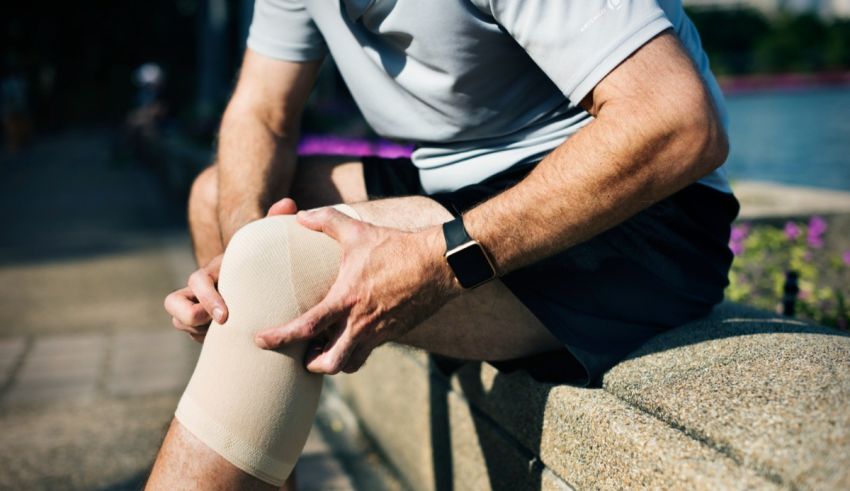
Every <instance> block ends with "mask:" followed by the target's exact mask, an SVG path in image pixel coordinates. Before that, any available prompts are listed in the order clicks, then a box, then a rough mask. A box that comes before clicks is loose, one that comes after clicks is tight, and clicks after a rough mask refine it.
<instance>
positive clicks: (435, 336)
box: [149, 163, 561, 489]
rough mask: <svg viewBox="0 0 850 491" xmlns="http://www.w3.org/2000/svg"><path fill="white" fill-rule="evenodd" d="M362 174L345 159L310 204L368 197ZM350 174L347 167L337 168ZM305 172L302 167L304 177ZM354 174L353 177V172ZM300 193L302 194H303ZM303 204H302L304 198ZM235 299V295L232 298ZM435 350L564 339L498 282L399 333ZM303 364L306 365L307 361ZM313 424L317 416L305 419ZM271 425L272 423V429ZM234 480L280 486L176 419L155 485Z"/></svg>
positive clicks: (426, 219)
mask: <svg viewBox="0 0 850 491" xmlns="http://www.w3.org/2000/svg"><path fill="white" fill-rule="evenodd" d="M342 165H345V166H346V168H347V172H348V173H351V174H356V177H359V182H358V180H357V179H350V178H349V179H346V178H342V179H339V180H337V181H336V182H333V183H331V182H328V180H326V179H327V178H328V177H329V176H333V175H334V173H333V170H334V169H335V168H336V167H338V166H339V164H331V165H328V166H327V167H326V170H330V171H331V172H330V173H328V172H326V173H324V179H325V180H324V181H323V180H322V178H319V177H318V176H315V175H314V176H313V178H314V179H315V180H307V181H306V182H309V185H310V189H309V192H305V189H304V188H300V189H296V190H295V193H294V194H296V196H297V194H298V193H299V192H300V193H301V194H302V196H303V197H304V198H305V199H304V200H301V201H302V202H304V201H307V203H309V205H308V206H303V207H305V208H306V207H315V206H323V205H327V204H330V203H329V202H328V201H325V200H335V199H345V198H352V197H353V198H354V199H356V197H358V196H360V197H364V198H365V189H363V184H362V172H361V170H360V169H359V168H358V167H357V164H354V165H350V164H347V163H342ZM340 174H342V175H343V176H345V175H346V171H343V172H341V173H340V172H337V174H336V176H337V177H339V176H340ZM303 175H304V174H302V176H303ZM349 177H350V176H349ZM296 199H297V198H296ZM299 204H300V203H299ZM353 207H354V209H355V210H356V211H357V212H358V214H359V215H360V217H361V219H363V220H364V221H368V222H371V223H374V224H376V225H383V226H391V227H397V228H402V229H410V230H412V229H417V228H422V227H426V226H430V225H433V224H438V223H441V222H444V221H446V220H447V219H448V218H449V217H450V214H449V213H448V212H447V211H446V210H445V209H444V208H443V207H442V206H440V205H439V204H438V203H436V202H434V201H433V200H430V199H428V198H424V197H407V198H396V199H388V200H379V201H372V202H363V203H359V204H355V205H354V206H353ZM226 300H227V299H226ZM399 341H400V342H402V343H404V344H409V345H412V346H416V347H419V348H422V349H425V350H428V351H430V352H434V353H439V354H443V355H446V356H451V357H455V358H464V359H472V360H503V359H511V358H517V357H521V356H527V355H531V354H535V353H540V352H544V351H551V350H555V349H559V348H561V345H560V343H559V342H558V341H557V340H556V339H555V338H554V337H553V336H552V335H551V334H550V333H549V332H548V331H547V330H546V329H545V327H543V326H542V324H541V323H540V322H539V321H538V320H537V319H536V318H535V317H534V315H533V314H532V313H531V312H529V311H528V310H527V309H526V308H525V306H524V305H522V303H521V302H519V301H518V300H517V299H516V298H515V297H514V296H513V295H512V294H511V293H510V291H509V290H508V289H507V288H506V287H505V286H504V285H503V284H502V283H501V282H499V281H494V282H491V283H489V284H487V285H485V286H483V287H481V288H478V289H476V290H475V291H473V292H470V293H468V294H466V295H462V296H460V297H458V298H456V299H454V300H453V301H452V302H450V303H449V304H447V305H446V306H445V307H444V308H443V309H441V310H440V311H439V312H438V313H437V314H435V315H434V316H433V317H431V318H430V319H429V320H428V321H426V322H424V323H423V324H422V325H420V326H418V327H417V328H415V329H413V330H412V331H411V332H410V333H408V334H407V335H406V336H405V337H404V338H402V339H401V340H399ZM299 369H303V368H300V367H299ZM302 424H303V425H309V424H310V421H304V422H303V423H302ZM270 431H271V430H270ZM221 482H226V483H231V484H232V486H231V487H245V488H251V487H254V488H256V489H272V487H271V486H270V485H269V484H267V483H265V482H263V481H261V480H259V479H257V478H256V477H253V476H252V475H250V474H248V473H247V472H245V471H243V470H241V469H240V468H238V467H237V466H235V465H233V464H232V463H230V462H229V461H227V460H225V459H224V458H222V457H221V456H220V455H219V454H218V453H217V452H216V451H214V450H213V449H212V448H210V447H208V446H206V444H204V443H203V442H202V441H201V440H200V439H198V438H196V437H195V436H193V435H192V434H191V433H190V432H189V431H187V430H186V429H185V428H184V427H183V426H182V425H181V423H180V422H179V421H175V422H174V424H173V425H172V428H171V429H170V430H169V434H168V436H167V438H166V441H165V442H164V444H163V448H162V450H161V452H160V455H159V456H158V458H157V463H156V466H155V467H154V471H153V473H152V476H151V480H150V482H149V486H150V488H152V489H164V488H170V487H179V488H187V489H188V488H197V489H203V488H206V487H208V486H214V485H215V483H221Z"/></svg>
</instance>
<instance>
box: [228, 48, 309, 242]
mask: <svg viewBox="0 0 850 491" xmlns="http://www.w3.org/2000/svg"><path fill="white" fill-rule="evenodd" d="M320 66H321V60H318V61H310V62H304V63H295V62H288V61H281V60H275V59H272V58H268V57H265V56H263V55H260V54H257V53H255V52H253V51H252V50H251V49H247V50H246V51H245V59H244V60H243V62H242V70H241V72H240V76H239V82H238V84H237V85H236V91H235V92H234V94H233V97H232V98H231V99H230V103H229V104H228V105H227V110H226V111H225V113H224V117H223V118H222V122H221V131H220V134H219V143H218V155H217V158H216V163H217V167H218V182H219V194H218V196H219V207H218V216H219V223H220V226H221V231H222V241H223V243H224V244H227V243H228V242H229V241H230V238H231V237H232V236H233V234H234V233H235V232H236V231H237V230H238V229H239V228H240V227H241V226H243V225H245V224H246V223H248V222H250V221H253V220H256V219H259V218H262V217H263V216H265V214H266V211H267V210H268V208H269V206H270V205H271V204H272V199H273V197H274V194H273V193H274V191H275V190H279V189H281V187H283V189H286V188H287V187H288V186H289V185H290V184H291V181H292V176H293V174H294V173H295V159H296V153H295V151H296V144H297V142H298V132H299V123H300V120H301V112H302V111H303V109H304V104H305V103H306V101H307V97H308V96H309V94H310V90H311V89H312V87H313V83H314V82H315V80H316V76H317V73H318V71H319V67H320Z"/></svg>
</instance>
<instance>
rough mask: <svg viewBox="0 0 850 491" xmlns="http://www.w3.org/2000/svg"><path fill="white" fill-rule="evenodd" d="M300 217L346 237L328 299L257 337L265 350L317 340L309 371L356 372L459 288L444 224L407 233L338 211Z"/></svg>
mask: <svg viewBox="0 0 850 491" xmlns="http://www.w3.org/2000/svg"><path fill="white" fill-rule="evenodd" d="M298 222H299V223H300V224H301V225H303V226H305V227H307V228H309V229H312V230H315V231H318V232H323V233H325V234H327V235H329V236H330V237H331V238H333V239H334V240H336V241H337V242H339V245H340V247H341V248H342V259H341V262H340V269H339V273H338V275H337V278H336V281H335V282H334V284H333V285H332V286H331V289H330V291H329V292H328V294H327V295H326V296H325V298H324V300H322V301H321V302H319V304H317V305H316V306H315V307H313V308H311V309H310V310H308V311H307V312H305V313H304V314H303V315H302V316H301V317H299V318H297V319H295V320H293V321H291V322H288V323H286V324H284V325H283V326H279V327H274V328H270V329H266V330H264V331H261V332H260V333H258V334H257V337H256V343H257V345H258V346H260V347H262V348H266V349H275V348H278V347H280V346H282V345H285V344H289V343H293V342H297V341H307V340H313V343H312V345H311V346H312V347H311V349H310V350H309V351H308V353H307V359H306V366H307V370H309V371H311V372H315V373H326V374H335V373H338V372H340V371H343V372H346V373H352V372H355V371H357V370H358V369H359V368H360V367H361V366H362V365H363V363H364V362H365V361H366V358H367V357H368V356H369V354H370V353H371V352H372V350H373V349H375V348H376V347H377V346H379V345H380V344H382V343H384V342H386V341H390V340H393V339H397V338H399V337H400V336H402V335H403V334H405V333H406V332H408V331H409V330H411V329H412V328H413V327H414V326H416V325H417V324H419V323H420V322H422V321H423V320H425V319H426V318H427V317H429V316H430V315H431V314H433V313H434V312H436V311H437V310H438V309H439V308H440V307H441V306H442V305H443V304H445V303H446V302H447V301H448V300H449V299H450V298H451V297H452V296H454V295H455V294H457V293H458V292H459V286H457V285H456V284H455V282H454V281H453V277H452V275H451V272H450V270H449V269H448V266H447V265H446V264H445V261H443V257H442V252H443V249H444V246H443V245H442V244H443V243H442V234H441V233H440V229H439V227H434V228H431V229H426V230H423V231H421V232H415V233H412V232H404V231H401V230H397V229H392V228H385V227H377V226H374V225H370V224H367V223H365V222H361V221H358V220H354V219H352V218H349V217H347V216H346V215H344V214H343V213H340V212H339V211H337V210H334V209H332V208H322V209H319V210H314V211H309V212H300V213H299V214H298Z"/></svg>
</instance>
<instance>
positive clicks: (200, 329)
mask: <svg viewBox="0 0 850 491" xmlns="http://www.w3.org/2000/svg"><path fill="white" fill-rule="evenodd" d="M171 325H173V326H174V328H175V329H177V330H179V331H183V332H185V333H187V334H190V335H191V334H206V332H207V330H208V326H205V325H202V326H190V325H188V324H184V323H183V322H181V321H180V319H178V318H177V317H172V318H171Z"/></svg>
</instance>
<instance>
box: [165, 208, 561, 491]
mask: <svg viewBox="0 0 850 491" xmlns="http://www.w3.org/2000/svg"><path fill="white" fill-rule="evenodd" d="M353 208H354V209H355V210H356V211H357V214H359V215H360V218H361V219H362V220H364V221H367V222H371V223H374V224H377V225H383V226H392V227H397V228H402V229H407V230H414V229H419V228H423V227H427V226H431V225H435V224H438V223H441V222H443V221H445V220H447V219H448V218H449V217H450V216H449V214H448V212H447V211H446V210H445V209H444V208H443V207H442V206H440V205H439V204H438V203H436V202H434V201H433V200H430V199H428V198H423V197H409V198H397V199H391V200H381V201H374V202H366V203H360V204H357V205H354V206H353ZM338 262H339V249H338V246H337V245H336V243H335V242H334V241H333V240H332V239H330V238H329V237H327V236H326V235H323V234H319V233H317V232H311V231H309V230H307V229H305V228H303V227H300V226H298V225H296V224H295V223H294V217H291V216H290V217H282V216H279V217H272V218H267V219H264V220H260V221H257V222H254V223H252V224H250V225H248V226H246V227H244V228H243V229H242V230H240V232H239V233H237V235H236V236H234V239H233V241H231V244H230V245H229V246H228V249H227V253H226V254H225V257H224V262H223V263H222V269H221V276H220V280H219V289H220V291H221V293H222V295H223V297H224V299H225V302H227V304H228V306H229V307H230V311H231V315H230V318H229V320H228V321H227V323H226V324H225V325H223V326H218V325H213V326H212V327H211V328H210V331H209V334H208V335H207V340H206V342H205V344H204V349H203V352H202V354H201V359H200V360H199V363H198V368H197V369H196V371H195V374H194V375H193V377H192V381H191V382H190V384H189V386H188V388H187V389H186V393H185V394H184V397H183V399H182V400H181V402H180V406H179V407H178V410H177V413H176V419H177V422H176V423H175V425H174V426H173V427H172V429H171V430H170V431H169V435H168V437H167V438H166V442H165V444H164V446H163V449H162V450H161V452H160V455H159V457H158V459H157V464H156V466H155V467H154V471H153V474H152V476H151V481H150V483H149V485H150V487H152V488H158V489H165V488H173V487H178V488H186V489H191V488H199V489H200V488H207V487H215V486H217V485H221V483H225V482H226V483H230V486H231V487H249V486H255V487H260V486H263V485H264V484H263V483H269V484H271V485H276V486H277V485H280V484H281V483H282V482H283V480H284V479H285V478H286V476H287V475H288V474H289V472H290V471H291V469H292V466H293V465H294V463H295V460H296V459H297V457H298V454H299V453H300V451H301V448H302V446H303V444H304V440H305V439H306V436H307V433H308V432H309V429H310V426H311V423H312V420H313V417H314V413H315V410H316V404H317V401H318V396H319V391H320V388H321V379H320V377H318V376H315V375H312V374H308V373H307V372H306V371H305V370H304V368H303V365H302V363H303V361H302V360H303V356H304V349H305V347H304V345H298V346H290V347H287V348H285V349H284V350H280V351H277V352H275V351H263V350H260V349H259V348H257V347H256V346H255V345H254V344H253V335H254V332H256V331H257V330H258V329H261V328H264V327H267V326H271V325H279V324H282V323H284V322H286V321H287V320H290V319H292V318H294V317H296V316H297V315H299V314H300V313H301V312H303V311H305V310H306V309H307V308H310V307H311V306H313V305H315V304H316V303H318V302H319V301H320V300H321V298H322V297H323V296H324V294H325V293H326V292H327V290H328V289H329V288H330V285H331V284H332V282H333V280H334V279H335V277H336V272H337V269H338ZM400 341H401V342H403V343H406V344H410V345H413V346H417V347H420V348H424V349H426V350H428V351H431V352H434V353H440V354H443V355H447V356H452V357H456V358H465V359H476V360H504V359H511V358H518V357H523V356H528V355H531V354H536V353H541V352H544V351H550V350H554V349H559V348H561V345H560V343H559V342H558V341H557V340H555V338H554V337H553V336H552V335H551V334H549V332H548V331H547V330H546V329H545V328H544V327H543V326H542V324H541V323H540V322H539V321H538V320H537V319H536V318H535V317H534V315H533V314H531V313H530V312H529V311H528V310H527V309H526V308H525V307H524V306H523V305H522V303H521V302H519V300H517V299H516V298H515V297H514V296H513V295H512V294H511V293H510V291H508V289H507V288H506V287H505V286H504V285H503V284H502V283H501V282H499V281H494V282H491V283H490V284H488V285H485V286H484V287H482V288H479V289H476V290H474V291H473V292H469V293H467V294H465V295H462V296H460V297H457V298H456V299H454V300H452V301H451V302H450V303H449V304H447V305H446V306H445V307H444V308H443V309H441V310H440V312H438V313H437V314H436V315H435V316H433V317H432V318H431V319H429V320H428V321H426V322H425V323H423V324H422V325H420V326H418V327H416V328H414V329H413V330H412V331H411V332H410V333H408V335H406V336H405V337H404V338H402V339H401V340H400ZM199 443H200V444H199ZM181 449H184V450H181ZM252 476H253V477H252Z"/></svg>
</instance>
